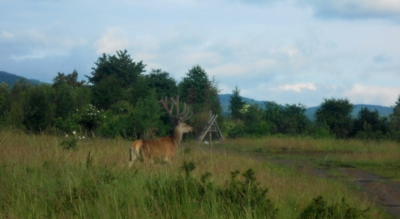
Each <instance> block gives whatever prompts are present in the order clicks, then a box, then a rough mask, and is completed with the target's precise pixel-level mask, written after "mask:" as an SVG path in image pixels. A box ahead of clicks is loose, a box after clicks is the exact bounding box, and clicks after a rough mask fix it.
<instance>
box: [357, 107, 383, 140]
mask: <svg viewBox="0 0 400 219" xmlns="http://www.w3.org/2000/svg"><path fill="white" fill-rule="evenodd" d="M388 132H389V121H388V118H387V117H380V116H379V113H378V111H377V110H375V111H372V112H371V111H370V110H369V109H368V108H362V109H361V110H360V112H359V113H358V116H357V118H356V119H355V120H354V129H353V133H352V136H356V137H359V138H362V139H364V140H370V139H375V140H378V139H380V138H384V137H385V136H386V135H387V134H388Z"/></svg>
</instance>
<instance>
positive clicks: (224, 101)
mask: <svg viewBox="0 0 400 219" xmlns="http://www.w3.org/2000/svg"><path fill="white" fill-rule="evenodd" d="M230 98H231V94H221V95H219V100H220V102H221V106H222V114H224V115H229V100H230ZM242 99H243V100H244V101H245V102H246V103H249V104H251V103H253V104H257V105H259V106H260V107H262V108H264V107H265V106H264V102H265V101H257V100H253V99H250V98H247V97H242ZM318 107H319V106H314V107H309V108H308V109H307V110H306V113H305V114H306V116H307V117H308V118H309V119H311V120H314V115H315V111H316V110H317V109H318ZM361 108H368V109H369V110H371V111H374V110H378V112H379V114H380V115H381V116H389V115H390V114H392V113H393V109H392V108H391V107H386V106H378V105H368V104H354V109H353V112H352V116H353V117H356V116H357V115H358V112H360V110H361Z"/></svg>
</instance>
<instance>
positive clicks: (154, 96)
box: [0, 50, 400, 140]
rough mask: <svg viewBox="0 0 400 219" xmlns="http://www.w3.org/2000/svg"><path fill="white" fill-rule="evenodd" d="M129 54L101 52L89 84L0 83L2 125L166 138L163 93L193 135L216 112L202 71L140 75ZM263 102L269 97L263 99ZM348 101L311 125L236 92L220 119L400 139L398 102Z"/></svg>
mask: <svg viewBox="0 0 400 219" xmlns="http://www.w3.org/2000/svg"><path fill="white" fill-rule="evenodd" d="M145 67H146V65H145V64H144V63H143V62H142V61H140V62H134V61H133V60H132V59H131V57H130V55H129V54H128V53H127V51H126V50H125V51H117V53H116V55H107V54H103V55H102V56H101V57H99V58H98V60H97V61H96V62H95V65H94V67H93V68H92V72H91V74H90V75H89V76H86V77H87V81H78V72H77V71H73V72H72V73H70V74H64V73H58V74H57V76H56V77H55V78H54V79H53V84H52V85H48V84H40V85H36V86H35V85H32V84H31V83H27V82H26V81H19V82H17V83H15V84H14V86H13V87H12V88H11V89H10V88H9V86H8V85H7V84H5V83H2V84H1V85H0V126H1V128H3V129H4V128H7V129H9V128H11V129H12V130H14V129H18V130H23V131H27V132H32V133H41V132H46V133H56V134H63V135H64V134H71V133H73V132H78V133H80V135H83V136H84V135H91V136H93V135H95V136H102V137H108V138H115V137H123V138H128V139H135V138H140V137H144V138H147V137H152V136H162V135H168V134H169V132H170V131H171V126H172V124H171V123H170V121H169V119H168V116H167V114H166V113H165V112H163V110H162V108H161V107H160V106H159V104H158V103H157V101H158V100H160V99H161V98H162V97H164V96H175V95H180V97H181V101H184V102H186V103H187V104H188V105H189V106H190V107H191V109H192V110H193V112H194V116H193V117H192V118H191V121H189V122H188V123H189V124H191V125H192V126H193V127H194V130H195V132H194V134H192V135H193V136H195V135H197V134H198V133H199V132H200V131H201V129H202V127H203V126H204V125H205V124H206V122H207V120H208V119H209V111H210V110H212V111H213V113H214V114H221V106H220V102H219V99H218V84H217V83H216V82H215V80H214V79H210V78H209V77H208V75H207V72H206V71H205V70H204V69H203V68H201V66H198V65H195V66H193V67H192V68H191V69H189V70H188V72H187V73H186V75H185V76H184V77H183V78H182V80H181V81H180V82H179V83H178V82H177V81H176V80H175V79H174V78H172V77H170V75H169V73H168V72H166V71H164V70H161V69H152V70H151V71H150V72H149V73H146V72H145ZM265 99H268V97H267V96H266V97H265ZM352 109H353V105H352V104H351V103H350V102H349V100H347V99H335V98H331V99H325V100H324V101H323V103H321V105H320V107H319V108H318V110H317V111H316V113H315V120H312V121H311V120H310V119H309V118H307V116H306V115H305V110H306V106H304V105H302V104H292V105H291V104H286V105H285V106H281V105H279V104H277V103H275V102H271V101H266V102H265V108H261V107H259V106H258V105H255V104H254V105H252V104H250V105H249V104H246V103H245V102H244V101H243V100H242V99H241V97H240V89H239V88H238V87H236V88H235V90H233V95H232V96H231V100H230V106H229V110H230V116H228V118H223V116H222V115H220V116H219V117H218V123H219V124H220V127H221V129H222V130H223V132H225V133H227V134H228V136H229V137H232V138H237V137H261V136H268V135H291V136H298V135H302V136H304V135H307V136H313V137H316V138H319V137H336V138H361V139H376V140H381V139H395V140H400V139H399V137H398V136H400V119H399V118H400V110H399V109H400V97H399V100H398V101H397V102H396V103H395V106H394V110H393V113H392V114H391V115H390V117H382V116H380V115H379V113H378V112H377V111H370V110H369V109H367V108H364V109H362V110H361V111H360V112H359V114H358V116H357V117H356V118H353V117H352V116H351V111H352Z"/></svg>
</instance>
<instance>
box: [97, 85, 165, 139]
mask: <svg viewBox="0 0 400 219" xmlns="http://www.w3.org/2000/svg"><path fill="white" fill-rule="evenodd" d="M160 110H161V107H160V105H159V104H158V101H157V99H156V94H155V91H154V90H151V91H150V92H149V95H148V96H146V97H143V98H140V99H139V100H138V102H137V105H136V106H135V107H132V106H131V105H129V103H128V102H124V101H123V102H119V103H117V104H115V105H113V106H111V107H110V110H108V111H107V113H106V115H105V117H106V118H105V120H104V123H103V125H101V127H100V134H101V135H103V136H106V137H117V136H122V137H126V138H130V139H136V138H140V137H141V136H142V135H143V134H144V133H145V131H146V130H147V129H148V128H150V127H159V124H160V121H159V120H160V116H161V111H160ZM169 129H171V128H169Z"/></svg>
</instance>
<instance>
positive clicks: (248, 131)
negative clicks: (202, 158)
mask: <svg viewBox="0 0 400 219" xmlns="http://www.w3.org/2000/svg"><path fill="white" fill-rule="evenodd" d="M241 113H242V115H243V123H239V124H238V125H236V126H235V127H234V128H232V129H230V130H229V132H228V136H229V137H231V138H238V137H246V136H249V137H259V136H263V135H266V134H268V133H269V132H270V125H269V124H268V123H267V122H266V121H265V120H263V119H262V116H263V109H260V107H259V106H258V105H256V104H250V105H247V104H246V105H245V106H244V107H243V109H242V110H241Z"/></svg>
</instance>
